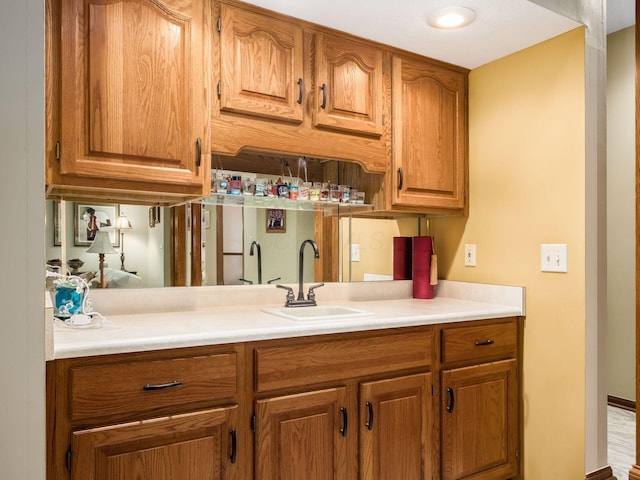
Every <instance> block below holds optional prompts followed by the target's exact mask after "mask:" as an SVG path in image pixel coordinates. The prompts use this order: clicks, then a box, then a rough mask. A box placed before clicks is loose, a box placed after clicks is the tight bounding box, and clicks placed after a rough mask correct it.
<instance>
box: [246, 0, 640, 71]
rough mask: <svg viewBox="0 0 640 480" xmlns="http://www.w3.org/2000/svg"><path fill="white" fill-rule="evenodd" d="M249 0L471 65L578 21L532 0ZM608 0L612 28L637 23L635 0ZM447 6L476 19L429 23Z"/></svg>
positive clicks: (565, 30)
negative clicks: (456, 25) (452, 26)
mask: <svg viewBox="0 0 640 480" xmlns="http://www.w3.org/2000/svg"><path fill="white" fill-rule="evenodd" d="M245 1H246V2H247V3H251V4H254V5H259V6H261V7H264V8H268V9H270V10H275V11H278V12H281V13H285V14H287V15H291V16H294V17H297V18H302V19H304V20H308V21H310V22H314V23H317V24H320V25H326V26H328V27H332V28H335V29H337V30H341V31H344V32H348V33H352V34H354V35H357V36H359V37H363V38H367V39H370V40H375V41H378V42H381V43H384V44H387V45H392V46H395V47H398V48H401V49H404V50H408V51H412V52H415V53H418V54H421V55H425V56H427V57H431V58H436V59H438V60H443V61H446V62H449V63H453V64H455V65H460V66H463V67H466V68H470V69H473V68H476V67H479V66H481V65H484V64H485V63H488V62H491V61H493V60H496V59H498V58H502V57H504V56H506V55H509V54H511V53H514V52H517V51H518V50H522V49H523V48H527V47H529V46H531V45H535V44H536V43H540V42H542V41H544V40H547V39H549V38H552V37H555V36H557V35H560V34H562V33H565V32H567V31H569V30H572V29H573V28H576V27H577V26H578V25H579V24H578V23H576V22H574V21H572V20H569V19H567V18H565V17H562V16H560V15H558V14H556V13H553V12H551V11H550V10H547V9H545V8H543V7H540V6H538V5H536V4H535V3H532V2H530V1H529V0H395V1H394V0H316V1H311V0H245ZM607 1H608V7H607V18H608V27H609V28H608V29H607V30H608V32H613V31H616V30H619V29H621V28H625V27H627V26H629V25H632V24H633V23H635V22H634V12H635V10H634V9H635V0H607ZM448 5H461V6H467V7H470V8H472V9H473V10H475V12H476V20H475V21H474V22H473V23H472V24H471V25H469V26H467V27H465V28H462V29H459V30H438V29H435V28H432V27H430V26H429V25H428V24H427V22H426V17H427V15H428V14H429V12H431V11H432V10H435V9H438V8H440V7H443V6H448Z"/></svg>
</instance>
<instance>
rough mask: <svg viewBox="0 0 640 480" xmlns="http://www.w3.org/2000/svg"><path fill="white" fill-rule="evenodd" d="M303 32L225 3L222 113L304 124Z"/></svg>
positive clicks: (222, 12) (221, 88) (221, 57)
mask: <svg viewBox="0 0 640 480" xmlns="http://www.w3.org/2000/svg"><path fill="white" fill-rule="evenodd" d="M302 51H303V44H302V28H300V27H297V26H295V25H293V24H291V23H288V22H285V21H282V20H277V19H275V18H271V17H267V16H265V15H258V14H255V13H252V12H248V11H245V10H242V9H239V8H234V7H232V6H229V5H225V4H221V5H220V69H221V76H222V78H221V85H220V109H221V110H223V111H229V112H237V113H244V114H249V115H252V116H258V117H264V118H271V119H276V120H284V121H288V122H295V123H301V122H302V115H303V108H302V97H303V93H304V92H303V91H302V90H303V86H302V68H303V67H302Z"/></svg>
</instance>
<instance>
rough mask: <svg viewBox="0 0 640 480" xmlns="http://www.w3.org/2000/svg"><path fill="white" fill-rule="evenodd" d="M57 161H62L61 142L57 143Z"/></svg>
mask: <svg viewBox="0 0 640 480" xmlns="http://www.w3.org/2000/svg"><path fill="white" fill-rule="evenodd" d="M56 160H58V161H60V140H58V141H57V142H56Z"/></svg>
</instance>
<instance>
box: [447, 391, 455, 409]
mask: <svg viewBox="0 0 640 480" xmlns="http://www.w3.org/2000/svg"><path fill="white" fill-rule="evenodd" d="M447 393H448V394H449V403H448V404H447V412H449V413H451V412H453V406H454V405H455V401H456V399H455V397H454V396H453V388H450V387H447Z"/></svg>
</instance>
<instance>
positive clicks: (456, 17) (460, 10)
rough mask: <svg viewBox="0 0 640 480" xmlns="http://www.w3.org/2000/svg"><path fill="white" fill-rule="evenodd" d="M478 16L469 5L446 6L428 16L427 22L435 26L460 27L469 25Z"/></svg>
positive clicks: (445, 27)
mask: <svg viewBox="0 0 640 480" xmlns="http://www.w3.org/2000/svg"><path fill="white" fill-rule="evenodd" d="M475 18H476V12H474V11H473V10H471V9H470V8H467V7H456V6H451V7H444V8H439V9H438V10H434V11H433V12H431V13H430V14H429V15H428V16H427V23H429V25H431V26H432V27H435V28H444V29H447V28H460V27H464V26H466V25H469V24H470V23H471V22H473V21H474V20H475Z"/></svg>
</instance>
